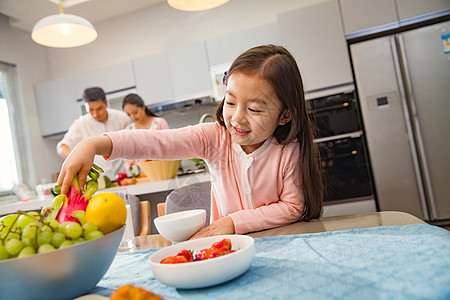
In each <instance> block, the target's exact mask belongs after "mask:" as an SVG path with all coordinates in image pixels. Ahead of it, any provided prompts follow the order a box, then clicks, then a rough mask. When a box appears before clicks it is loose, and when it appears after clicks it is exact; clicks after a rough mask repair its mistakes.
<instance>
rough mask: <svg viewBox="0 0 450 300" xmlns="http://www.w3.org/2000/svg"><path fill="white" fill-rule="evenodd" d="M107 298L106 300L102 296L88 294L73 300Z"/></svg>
mask: <svg viewBox="0 0 450 300" xmlns="http://www.w3.org/2000/svg"><path fill="white" fill-rule="evenodd" d="M107 299H109V298H106V297H104V296H100V295H96V294H88V295H84V296H81V297H78V298H75V299H73V300H107Z"/></svg>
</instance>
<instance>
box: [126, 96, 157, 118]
mask: <svg viewBox="0 0 450 300" xmlns="http://www.w3.org/2000/svg"><path fill="white" fill-rule="evenodd" d="M125 104H131V105H136V106H137V107H142V108H144V110H145V114H146V115H147V116H149V117H157V115H155V114H154V113H153V112H152V111H151V110H150V109H149V108H148V107H147V106H146V105H145V103H144V100H142V98H141V97H139V96H138V95H136V94H128V95H126V96H125V98H123V102H122V109H123V107H124V106H125Z"/></svg>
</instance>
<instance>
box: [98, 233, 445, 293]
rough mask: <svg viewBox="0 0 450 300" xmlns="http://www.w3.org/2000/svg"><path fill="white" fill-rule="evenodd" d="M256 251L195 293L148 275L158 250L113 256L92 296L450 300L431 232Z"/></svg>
mask: <svg viewBox="0 0 450 300" xmlns="http://www.w3.org/2000/svg"><path fill="white" fill-rule="evenodd" d="M255 244H256V254H255V259H254V261H253V263H252V265H251V266H250V268H249V270H248V271H247V272H246V273H244V274H243V275H241V276H240V277H238V278H236V279H233V280H231V281H229V282H226V283H223V284H220V285H217V286H213V287H209V288H203V289H195V290H185V289H175V288H172V287H169V286H166V285H164V284H162V283H160V282H159V281H158V280H157V279H156V278H155V277H154V276H153V273H152V270H151V268H150V264H149V262H148V258H149V256H150V255H151V254H152V253H154V252H155V251H157V250H158V249H149V250H141V251H136V252H131V253H118V254H117V256H116V258H115V260H114V262H113V264H112V265H111V267H110V269H109V270H108V272H107V273H106V275H105V276H104V277H103V279H102V280H101V281H100V282H99V283H98V285H97V287H96V289H95V290H94V291H93V293H96V294H100V295H104V296H109V295H110V294H111V293H112V291H113V290H114V289H116V288H117V287H119V286H120V285H123V284H128V283H130V284H134V285H137V286H140V287H143V288H145V289H148V290H150V291H152V292H154V293H156V294H159V295H161V296H162V297H164V298H166V299H179V298H187V299H253V298H258V299H408V300H411V299H450V232H448V231H446V230H445V229H442V228H439V227H436V226H432V225H426V224H416V225H406V226H388V227H373V228H366V229H354V230H344V231H334V232H325V233H314V234H302V235H290V236H277V237H267V238H257V239H255ZM218 271H219V272H220V270H218ZM187 276H189V275H188V274H187Z"/></svg>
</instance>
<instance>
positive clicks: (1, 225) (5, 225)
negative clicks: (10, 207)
mask: <svg viewBox="0 0 450 300" xmlns="http://www.w3.org/2000/svg"><path fill="white" fill-rule="evenodd" d="M17 219H18V215H17V214H11V215H7V216H4V217H1V218H0V232H1V234H2V235H3V234H6V233H7V232H8V230H9V228H11V227H12V228H11V229H12V230H14V229H16V228H17ZM13 224H14V225H13Z"/></svg>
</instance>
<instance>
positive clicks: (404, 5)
mask: <svg viewBox="0 0 450 300" xmlns="http://www.w3.org/2000/svg"><path fill="white" fill-rule="evenodd" d="M339 2H340V4H341V13H342V20H343V23H344V30H345V34H351V33H355V32H358V31H361V30H366V29H373V28H375V27H378V26H382V27H381V28H380V29H379V30H376V31H381V30H385V29H391V28H396V27H398V25H399V22H401V21H405V20H408V19H411V18H415V17H419V16H423V15H427V14H430V13H434V12H437V11H442V10H446V9H449V8H450V5H449V0H426V1H424V0H377V1H373V0H339Z"/></svg>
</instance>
